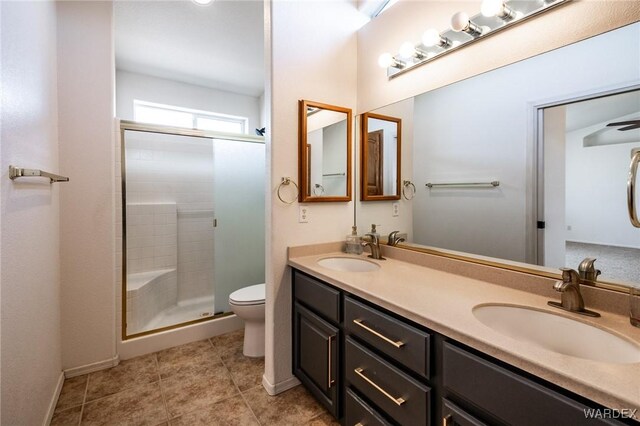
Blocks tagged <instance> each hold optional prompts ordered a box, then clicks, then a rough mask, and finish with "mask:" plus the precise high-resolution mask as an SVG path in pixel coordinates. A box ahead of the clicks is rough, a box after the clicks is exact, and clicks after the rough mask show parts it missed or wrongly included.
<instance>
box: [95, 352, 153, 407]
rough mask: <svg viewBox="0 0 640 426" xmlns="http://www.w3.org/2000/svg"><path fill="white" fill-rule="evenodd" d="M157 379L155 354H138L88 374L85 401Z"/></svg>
mask: <svg viewBox="0 0 640 426" xmlns="http://www.w3.org/2000/svg"><path fill="white" fill-rule="evenodd" d="M157 381H158V368H157V365H156V359H155V354H150V355H144V356H139V357H136V358H131V359H128V360H126V361H121V362H120V364H118V365H117V366H115V367H113V368H109V369H107V370H102V371H97V372H95V373H91V374H89V385H88V386H87V402H89V401H93V400H96V399H98V398H102V397H105V396H108V395H112V394H114V393H117V392H120V391H122V390H124V389H127V388H131V387H133V386H138V385H142V384H145V383H152V382H157Z"/></svg>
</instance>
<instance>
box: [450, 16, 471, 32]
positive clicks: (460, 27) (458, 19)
mask: <svg viewBox="0 0 640 426" xmlns="http://www.w3.org/2000/svg"><path fill="white" fill-rule="evenodd" d="M468 26H469V15H467V14H466V13H464V12H458V13H456V14H455V15H453V16H452V17H451V29H452V30H453V31H455V32H457V33H459V32H460V31H464V30H465V29H466V28H467V27H468Z"/></svg>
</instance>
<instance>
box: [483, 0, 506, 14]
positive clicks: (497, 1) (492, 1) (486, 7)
mask: <svg viewBox="0 0 640 426" xmlns="http://www.w3.org/2000/svg"><path fill="white" fill-rule="evenodd" d="M503 8H504V3H503V1H502V0H482V4H481V5H480V13H482V15H483V16H486V17H491V16H498V15H499V14H501V12H502V10H503Z"/></svg>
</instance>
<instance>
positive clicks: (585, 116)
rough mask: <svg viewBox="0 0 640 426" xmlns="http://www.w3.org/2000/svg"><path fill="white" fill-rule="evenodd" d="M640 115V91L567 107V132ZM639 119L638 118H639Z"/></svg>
mask: <svg viewBox="0 0 640 426" xmlns="http://www.w3.org/2000/svg"><path fill="white" fill-rule="evenodd" d="M634 113H636V114H638V113H640V91H638V90H636V91H633V92H628V93H622V94H619V95H613V96H606V97H604V98H597V99H590V100H587V101H582V102H576V103H573V104H569V105H567V122H566V126H567V132H571V131H574V130H578V129H583V128H585V127H589V126H593V125H594V124H599V123H603V122H605V121H615V120H616V119H618V118H620V117H624V116H627V115H629V114H634ZM639 118H640V117H639Z"/></svg>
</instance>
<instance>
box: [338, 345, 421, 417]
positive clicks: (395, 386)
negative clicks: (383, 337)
mask: <svg viewBox="0 0 640 426" xmlns="http://www.w3.org/2000/svg"><path fill="white" fill-rule="evenodd" d="M345 372H346V373H345V374H346V379H347V381H348V382H349V383H351V385H352V386H353V387H354V388H355V389H357V390H358V391H359V392H360V393H362V394H363V395H364V396H365V397H366V398H367V399H369V400H370V401H372V402H373V403H374V404H375V405H376V406H377V407H379V408H380V410H381V411H382V412H384V413H387V415H388V416H389V417H391V418H392V419H394V420H395V421H397V422H398V423H400V424H403V425H427V424H429V417H430V399H431V394H430V392H431V389H430V388H429V387H427V386H425V385H424V384H422V383H420V382H418V381H417V380H415V379H413V378H412V377H410V376H408V375H407V374H405V373H404V372H402V371H400V370H399V369H397V368H396V367H394V366H392V365H391V364H389V363H388V362H386V361H384V360H383V359H382V358H380V357H378V356H377V355H375V354H374V353H373V352H371V351H370V350H368V349H366V348H365V347H364V346H362V345H360V344H359V343H357V342H355V341H354V340H353V339H351V338H350V337H347V338H346V339H345Z"/></svg>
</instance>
